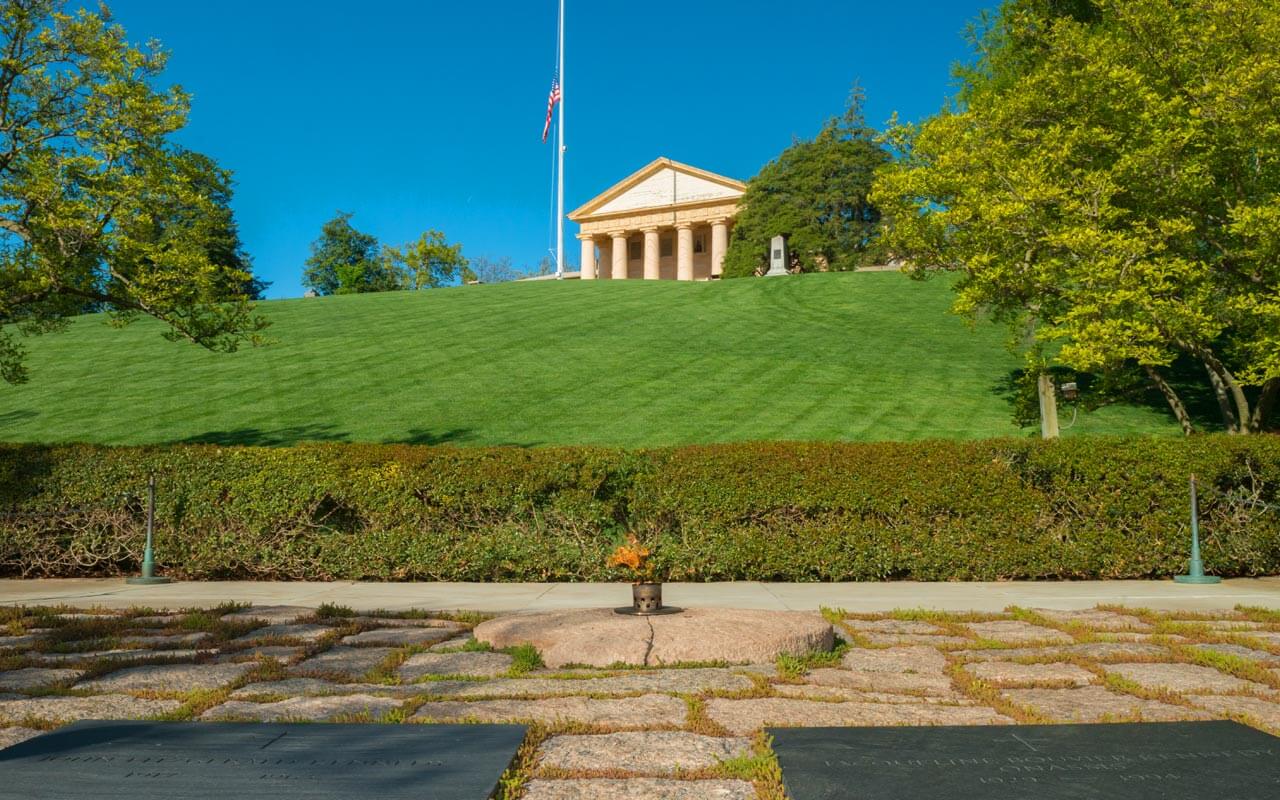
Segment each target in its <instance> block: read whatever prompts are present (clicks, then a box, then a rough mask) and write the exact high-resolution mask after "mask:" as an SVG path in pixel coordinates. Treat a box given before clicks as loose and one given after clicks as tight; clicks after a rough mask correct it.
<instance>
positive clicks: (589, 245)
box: [578, 234, 596, 281]
mask: <svg viewBox="0 0 1280 800" xmlns="http://www.w3.org/2000/svg"><path fill="white" fill-rule="evenodd" d="M578 238H579V239H581V240H582V279H583V280H584V281H589V280H592V279H593V278H595V276H596V240H595V239H594V238H592V237H590V236H583V235H582V234H578Z"/></svg>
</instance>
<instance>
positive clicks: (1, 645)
mask: <svg viewBox="0 0 1280 800" xmlns="http://www.w3.org/2000/svg"><path fill="white" fill-rule="evenodd" d="M39 641H40V637H39V635H37V634H32V633H24V634H22V635H21V636H0V650H19V649H22V648H26V647H32V646H33V645H35V644H36V643H37V642H39Z"/></svg>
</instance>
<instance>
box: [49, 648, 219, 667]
mask: <svg viewBox="0 0 1280 800" xmlns="http://www.w3.org/2000/svg"><path fill="white" fill-rule="evenodd" d="M210 652H213V651H211V650H132V649H118V650H86V651H85V652H82V653H33V654H31V655H29V656H28V658H30V659H31V660H32V661H38V662H40V663H41V664H71V663H75V662H81V661H177V660H181V659H190V658H196V657H197V656H201V655H204V654H207V653H210Z"/></svg>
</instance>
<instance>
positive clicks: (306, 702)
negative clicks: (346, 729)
mask: <svg viewBox="0 0 1280 800" xmlns="http://www.w3.org/2000/svg"><path fill="white" fill-rule="evenodd" d="M400 702H401V701H399V700H397V699H394V698H390V697H374V696H373V695H368V694H346V695H333V696H327V697H291V698H289V699H287V700H280V701H278V702H275V703H250V702H245V701H242V700H228V701H227V702H225V703H223V704H222V705H220V706H214V707H213V708H211V709H209V710H208V711H206V712H204V713H203V714H201V715H200V718H201V719H208V720H219V719H221V720H235V719H251V720H257V721H258V722H282V721H288V720H313V721H327V720H333V719H337V718H342V717H358V716H363V715H368V716H369V717H371V718H373V719H374V720H379V719H382V718H383V717H385V716H386V715H387V714H388V713H389V712H391V711H394V710H395V709H397V708H399V707H400Z"/></svg>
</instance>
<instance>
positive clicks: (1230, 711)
mask: <svg viewBox="0 0 1280 800" xmlns="http://www.w3.org/2000/svg"><path fill="white" fill-rule="evenodd" d="M1187 699H1188V700H1190V701H1191V702H1192V703H1194V704H1195V705H1197V706H1199V707H1201V708H1203V709H1206V710H1208V711H1212V712H1213V713H1214V715H1215V716H1226V715H1233V716H1245V717H1249V718H1251V719H1253V720H1257V721H1258V722H1260V723H1262V724H1263V725H1266V726H1268V727H1270V728H1272V729H1273V730H1275V731H1280V705H1277V703H1276V701H1274V700H1263V699H1262V698H1260V697H1240V696H1232V695H1206V696H1200V695H1190V696H1189V697H1187Z"/></svg>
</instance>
